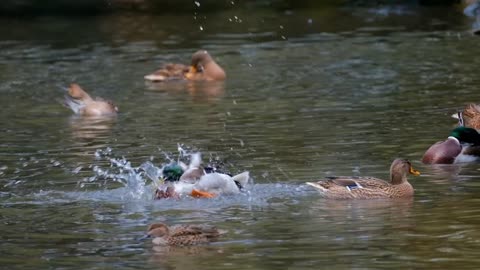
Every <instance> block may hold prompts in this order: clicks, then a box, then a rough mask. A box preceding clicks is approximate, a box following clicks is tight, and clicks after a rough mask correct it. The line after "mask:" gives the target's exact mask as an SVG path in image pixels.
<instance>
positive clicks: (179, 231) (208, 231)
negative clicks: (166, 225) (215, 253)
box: [170, 224, 220, 237]
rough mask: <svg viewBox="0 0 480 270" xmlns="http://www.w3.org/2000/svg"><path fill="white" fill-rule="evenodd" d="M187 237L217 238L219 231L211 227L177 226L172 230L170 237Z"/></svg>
mask: <svg viewBox="0 0 480 270" xmlns="http://www.w3.org/2000/svg"><path fill="white" fill-rule="evenodd" d="M187 235H205V236H207V237H217V236H219V235H220V232H219V230H218V229H217V228H216V227H214V226H209V225H200V224H198V225H177V226H172V227H171V228H170V237H179V236H187Z"/></svg>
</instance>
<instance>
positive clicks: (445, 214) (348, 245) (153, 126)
mask: <svg viewBox="0 0 480 270" xmlns="http://www.w3.org/2000/svg"><path fill="white" fill-rule="evenodd" d="M193 4H195V3H193ZM195 6H196V7H194V11H193V12H181V13H174V12H165V13H162V14H149V13H106V14H97V15H90V16H85V15H82V16H74V15H65V16H58V15H57V16H28V17H24V16H3V17H0V95H1V98H0V108H1V114H0V122H1V123H2V124H1V125H0V138H1V139H0V146H1V147H0V186H1V189H0V191H1V192H0V202H1V206H2V207H1V208H0V217H1V221H2V222H1V223H0V231H1V232H2V233H0V236H1V239H2V243H1V244H0V253H1V254H2V255H1V256H0V265H2V267H5V268H8V269H28V268H36V269H37V268H55V269H56V268H61V269H86V268H88V269H113V268H123V269H129V268H135V269H138V268H162V269H192V268H208V269H239V268H242V269H247V268H252V269H278V268H281V269H286V268H290V269H312V268H318V267H324V268H333V267H337V268H344V269H367V268H368V269H377V268H378V269H380V268H395V269H398V268H427V267H429V268H442V269H444V268H448V267H455V268H461V269H467V268H478V263H479V262H480V259H479V258H478V256H477V251H478V249H479V247H480V243H479V241H480V235H479V231H478V229H477V228H478V227H477V226H478V224H479V222H480V211H479V210H478V209H480V207H479V206H480V200H479V199H478V196H477V192H479V191H480V182H479V180H480V177H479V175H480V172H479V167H478V164H470V165H462V166H453V165H452V166H439V167H432V166H425V165H422V164H421V163H420V158H421V156H422V154H423V152H424V151H425V150H426V149H427V148H428V146H429V145H430V144H432V143H433V142H435V141H438V140H441V139H444V138H446V137H447V136H448V134H449V131H450V130H451V129H452V128H453V127H454V126H455V124H456V123H455V120H454V119H451V118H450V115H451V114H452V113H454V112H455V111H456V110H458V109H460V108H462V107H463V106H464V105H465V104H466V103H468V102H478V101H479V100H480V92H479V91H478V84H479V80H480V79H479V77H478V73H477V70H476V69H477V68H478V66H479V63H480V60H479V59H478V57H476V55H475V54H474V53H475V52H476V51H477V49H476V48H477V47H478V38H477V37H475V36H473V35H472V34H471V33H470V28H471V24H472V23H473V21H472V19H471V18H467V17H465V16H464V15H463V14H462V9H461V8H460V7H456V6H435V7H430V6H428V7H426V6H422V5H417V4H405V5H401V4H394V5H393V4H392V5H373V6H355V5H353V6H340V7H338V6H327V7H321V8H320V7H317V8H309V7H305V6H304V7H298V8H284V6H282V5H280V6H278V7H277V6H274V7H261V6H258V5H248V4H246V5H237V4H236V3H235V2H231V3H230V4H229V8H223V9H221V10H216V11H215V12H209V10H208V8H206V6H202V2H201V1H198V5H197V4H195ZM200 48H203V49H207V50H208V51H209V52H210V54H211V55H212V56H213V57H214V58H215V59H216V60H217V62H218V63H219V64H220V65H221V66H222V67H224V69H225V70H226V72H227V74H228V79H227V81H226V82H224V83H204V84H202V83H199V84H189V83H172V84H148V83H145V82H144V80H143V76H144V75H145V74H148V73H150V72H151V71H153V70H155V69H156V68H158V67H159V66H160V65H161V64H162V63H165V62H183V63H188V62H189V59H190V56H191V54H192V53H193V52H194V51H196V50H198V49H200ZM71 82H77V83H79V84H80V85H81V86H83V87H84V88H85V89H86V90H87V91H89V92H90V93H91V94H92V95H93V96H101V97H104V98H108V99H112V100H113V101H114V102H115V103H116V104H117V106H118V107H119V109H120V114H119V115H118V117H117V118H115V119H105V120H95V121H92V120H89V119H81V118H76V117H72V112H71V111H69V110H68V109H66V108H64V107H63V106H62V105H61V104H60V102H59V99H61V98H62V96H63V93H64V92H63V88H64V87H67V86H68V85H69V84H70V83H71ZM179 146H180V147H182V148H184V149H187V150H188V151H200V152H202V154H203V158H204V160H205V161H214V162H222V163H224V164H225V166H226V167H227V169H228V170H229V171H230V172H232V173H237V172H241V171H243V170H248V171H250V174H251V176H252V178H253V181H252V184H251V185H250V186H249V187H248V189H247V192H246V193H245V194H242V195H238V196H234V197H224V198H216V199H213V200H193V199H190V200H189V199H186V200H181V201H171V200H166V201H153V200H152V197H153V186H152V183H151V181H150V179H149V178H148V177H147V175H146V173H145V166H147V165H148V166H150V167H151V166H154V167H153V168H155V167H160V166H161V165H162V164H164V163H166V162H168V160H169V158H176V157H177V156H178V147H179ZM397 157H403V158H408V159H410V160H411V161H412V163H413V164H414V166H415V167H416V168H417V169H419V170H420V171H421V172H422V176H420V177H411V178H410V180H411V181H410V182H411V183H412V184H413V186H414V187H415V189H416V194H415V197H414V198H413V199H412V200H406V201H403V200H402V201H383V200H380V201H370V202H365V201H338V202H337V201H327V200H324V199H321V198H319V196H318V194H317V193H316V191H314V190H312V189H311V188H310V187H308V186H305V185H304V182H305V181H312V180H316V179H320V178H322V177H325V176H330V175H359V176H376V177H381V178H388V168H389V166H390V163H391V162H392V160H393V159H395V158H397ZM142 168H143V169H142ZM155 221H162V222H166V223H169V224H177V223H208V224H214V225H216V226H218V227H220V228H222V229H227V230H228V231H229V233H228V234H227V235H226V236H225V237H224V238H222V239H221V241H220V242H218V243H215V244H213V245H209V246H206V247H205V246H202V247H194V248H171V249H161V250H158V249H152V246H151V243H149V242H148V241H146V242H145V241H143V242H142V241H139V240H138V239H139V238H140V237H141V236H143V234H144V232H145V229H146V226H147V224H149V223H151V222H155Z"/></svg>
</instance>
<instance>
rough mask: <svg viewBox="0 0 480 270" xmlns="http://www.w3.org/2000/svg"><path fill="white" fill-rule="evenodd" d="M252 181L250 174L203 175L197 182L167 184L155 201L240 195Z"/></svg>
mask: <svg viewBox="0 0 480 270" xmlns="http://www.w3.org/2000/svg"><path fill="white" fill-rule="evenodd" d="M249 179H250V174H249V172H243V173H240V174H237V175H235V176H230V175H228V174H223V173H218V172H212V173H207V174H204V175H202V177H200V179H199V180H198V181H196V182H191V181H180V180H178V181H174V182H166V184H165V185H164V186H160V187H159V188H157V190H156V191H155V199H161V198H169V197H174V198H176V197H180V196H184V195H190V196H192V197H197V198H213V197H216V196H218V195H231V194H238V193H240V192H241V190H242V189H243V188H244V187H245V186H246V184H247V183H248V180H249Z"/></svg>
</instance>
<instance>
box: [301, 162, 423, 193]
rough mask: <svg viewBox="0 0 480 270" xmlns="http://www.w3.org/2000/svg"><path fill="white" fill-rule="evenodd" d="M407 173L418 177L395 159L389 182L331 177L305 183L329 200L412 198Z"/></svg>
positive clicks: (415, 172)
mask: <svg viewBox="0 0 480 270" xmlns="http://www.w3.org/2000/svg"><path fill="white" fill-rule="evenodd" d="M407 173H410V174H413V175H420V172H419V171H417V170H414V169H413V167H412V164H410V162H409V161H408V160H406V159H395V160H394V161H393V162H392V165H391V166H390V182H386V181H384V180H381V179H378V178H374V177H344V176H340V177H332V178H329V179H325V180H321V181H318V182H307V185H310V186H312V187H314V188H316V189H317V190H318V191H319V192H320V194H321V195H322V196H323V197H325V198H329V199H379V198H404V197H411V196H413V192H414V191H413V187H412V185H410V183H409V182H408V181H407Z"/></svg>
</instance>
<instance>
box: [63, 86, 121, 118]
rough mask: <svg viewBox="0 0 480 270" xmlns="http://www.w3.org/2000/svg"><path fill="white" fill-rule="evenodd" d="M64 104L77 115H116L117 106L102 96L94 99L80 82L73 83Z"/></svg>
mask: <svg viewBox="0 0 480 270" xmlns="http://www.w3.org/2000/svg"><path fill="white" fill-rule="evenodd" d="M64 105H65V106H66V107H68V108H70V109H72V111H73V112H74V113H75V114H77V115H82V116H107V115H116V114H117V112H118V108H117V106H115V105H114V104H113V103H112V102H111V101H108V100H104V99H102V98H95V99H93V98H92V97H90V95H89V94H88V93H87V92H85V90H83V89H82V88H81V87H80V86H79V85H78V84H76V83H72V84H71V85H70V87H69V88H68V92H67V94H65V99H64Z"/></svg>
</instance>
